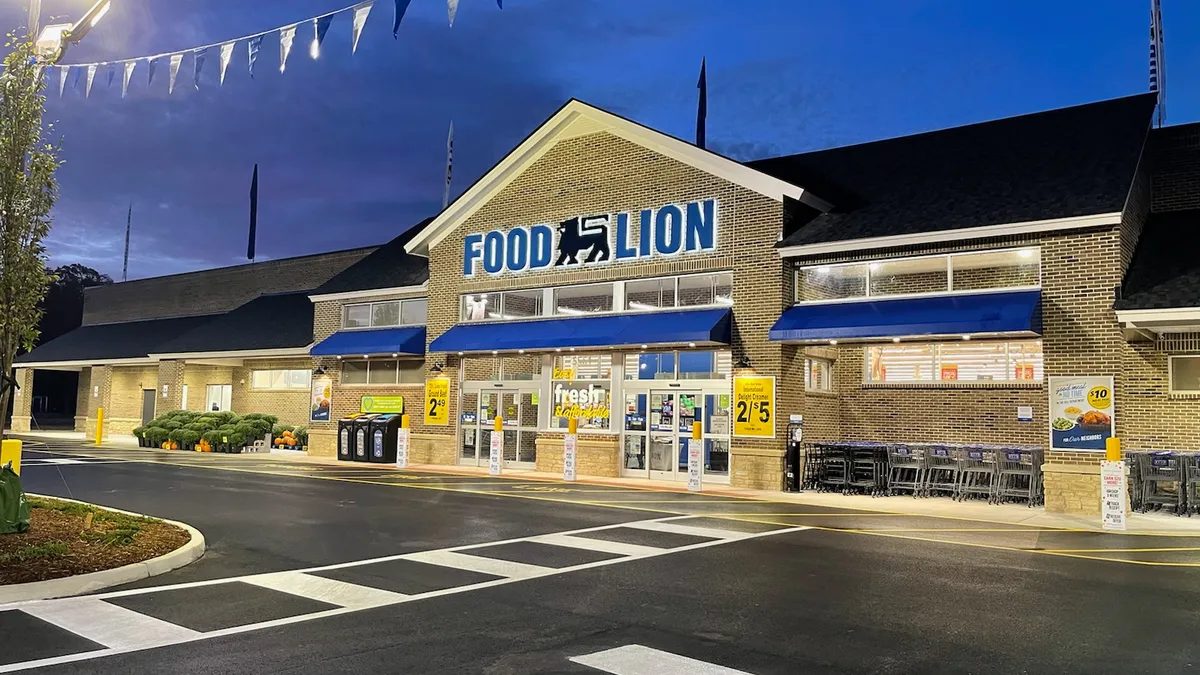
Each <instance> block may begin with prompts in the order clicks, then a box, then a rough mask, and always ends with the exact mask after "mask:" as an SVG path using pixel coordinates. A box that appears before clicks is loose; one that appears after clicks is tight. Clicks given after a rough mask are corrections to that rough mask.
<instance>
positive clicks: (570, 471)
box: [563, 417, 579, 483]
mask: <svg viewBox="0 0 1200 675" xmlns="http://www.w3.org/2000/svg"><path fill="white" fill-rule="evenodd" d="M578 432H579V420H578V419H577V418H575V417H572V418H570V419H569V420H567V435H566V436H563V480H565V481H567V482H568V483H573V482H575V451H576V450H577V449H578V446H579V433H578Z"/></svg>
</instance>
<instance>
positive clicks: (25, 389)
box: [12, 368, 34, 431]
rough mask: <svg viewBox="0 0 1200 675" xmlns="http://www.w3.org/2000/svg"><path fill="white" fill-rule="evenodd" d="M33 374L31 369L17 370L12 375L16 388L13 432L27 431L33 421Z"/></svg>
mask: <svg viewBox="0 0 1200 675" xmlns="http://www.w3.org/2000/svg"><path fill="white" fill-rule="evenodd" d="M33 373H34V370H33V369H32V368H17V370H16V372H15V373H14V377H15V379H16V381H17V387H18V388H17V389H16V391H14V392H13V415H12V430H13V431H29V428H30V422H31V420H32V419H33V412H32V410H33Z"/></svg>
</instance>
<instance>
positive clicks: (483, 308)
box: [462, 293, 500, 321]
mask: <svg viewBox="0 0 1200 675" xmlns="http://www.w3.org/2000/svg"><path fill="white" fill-rule="evenodd" d="M495 298H496V301H497V309H499V306H498V305H499V300H500V296H499V295H497V296H495ZM489 302H490V297H489V296H488V294H487V293H478V294H475V295H464V296H462V320H463V321H486V320H488V319H490V318H496V319H498V318H500V314H499V313H498V312H497V313H492V314H489V312H488V303H489Z"/></svg>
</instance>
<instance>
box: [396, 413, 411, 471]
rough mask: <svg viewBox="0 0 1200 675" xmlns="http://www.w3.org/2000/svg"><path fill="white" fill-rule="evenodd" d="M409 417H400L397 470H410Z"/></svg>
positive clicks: (397, 439)
mask: <svg viewBox="0 0 1200 675" xmlns="http://www.w3.org/2000/svg"><path fill="white" fill-rule="evenodd" d="M408 425H409V419H408V415H401V416H400V430H399V431H397V432H396V468H397V469H407V468H408Z"/></svg>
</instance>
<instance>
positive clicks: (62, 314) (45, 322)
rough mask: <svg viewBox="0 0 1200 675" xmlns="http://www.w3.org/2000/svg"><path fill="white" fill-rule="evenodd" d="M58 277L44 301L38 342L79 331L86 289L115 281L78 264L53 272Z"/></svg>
mask: <svg viewBox="0 0 1200 675" xmlns="http://www.w3.org/2000/svg"><path fill="white" fill-rule="evenodd" d="M49 274H51V275H52V276H53V277H54V281H53V282H52V283H51V284H50V288H49V289H48V290H47V291H46V297H45V299H44V300H43V301H42V320H41V323H40V324H39V326H38V338H37V344H43V343H46V342H49V341H50V340H53V339H54V338H56V337H58V336H60V335H65V334H67V333H69V332H70V331H72V330H75V329H76V328H78V327H79V325H80V324H81V323H82V322H83V289H85V288H90V287H92V286H103V285H105V284H111V283H112V282H113V280H112V277H110V276H108V275H107V274H101V273H100V272H97V271H96V270H94V269H92V268H90V267H87V266H86V265H80V264H79V263H74V264H71V265H63V266H61V267H58V268H56V269H55V270H54V271H53V272H49Z"/></svg>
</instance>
